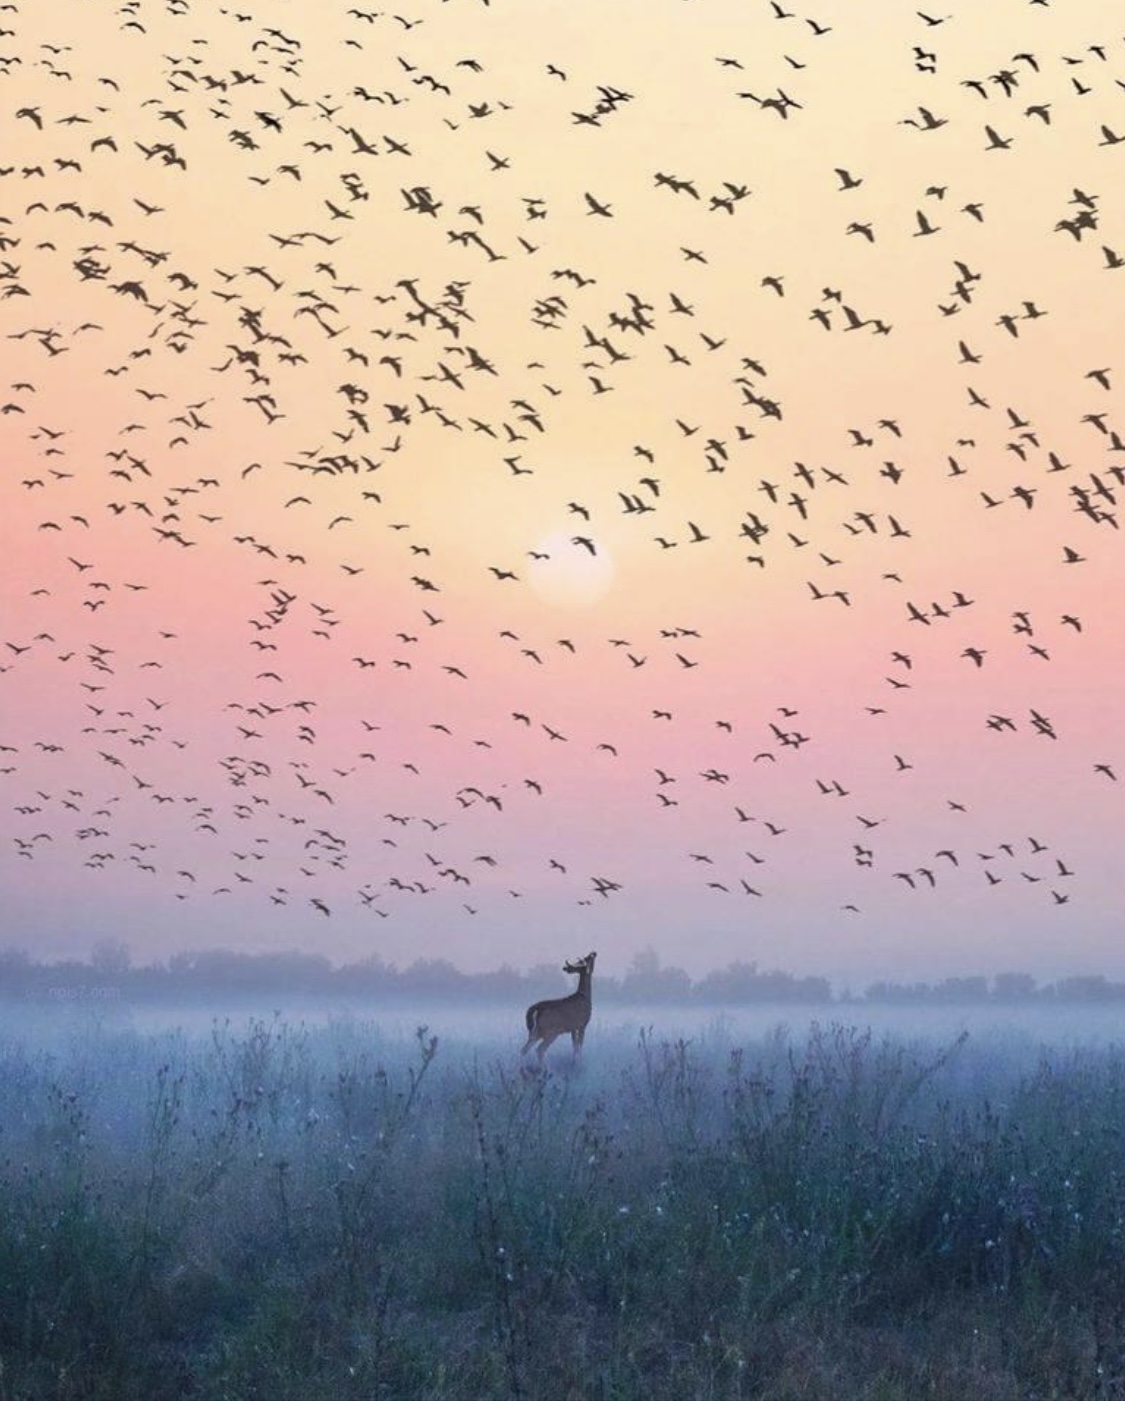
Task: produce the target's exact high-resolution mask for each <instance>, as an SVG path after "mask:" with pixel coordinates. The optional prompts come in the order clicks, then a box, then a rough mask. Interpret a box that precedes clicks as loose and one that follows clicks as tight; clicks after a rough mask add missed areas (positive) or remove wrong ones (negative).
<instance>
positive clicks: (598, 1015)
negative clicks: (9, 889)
mask: <svg viewBox="0 0 1125 1401" xmlns="http://www.w3.org/2000/svg"><path fill="white" fill-rule="evenodd" d="M275 1020H278V1021H281V1022H284V1023H287V1024H289V1025H293V1026H300V1025H303V1026H305V1027H307V1028H309V1029H311V1030H328V1031H331V1030H332V1029H338V1030H346V1031H347V1033H348V1034H349V1035H352V1036H354V1035H368V1036H370V1037H371V1038H372V1040H373V1041H377V1042H378V1043H379V1044H382V1045H386V1044H393V1043H396V1042H399V1043H403V1044H404V1045H405V1044H407V1043H409V1042H411V1041H412V1040H413V1038H414V1037H415V1035H416V1032H417V1029H418V1028H419V1027H425V1028H427V1030H428V1031H429V1032H430V1033H431V1034H433V1035H436V1036H438V1037H439V1039H440V1042H441V1044H442V1046H443V1048H451V1047H463V1048H466V1049H471V1050H473V1051H474V1052H476V1053H478V1054H479V1053H480V1052H481V1051H483V1050H485V1049H487V1050H488V1051H489V1053H490V1054H494V1055H496V1056H503V1055H506V1054H508V1053H509V1052H510V1054H511V1055H512V1057H513V1059H518V1057H519V1050H520V1047H521V1045H522V1044H523V1041H524V1038H525V1035H526V1032H525V1027H524V1005H523V1004H522V1003H521V1004H514V1003H513V1004H504V1003H500V1002H492V1003H488V1004H484V1005H480V1006H475V1007H468V1006H465V1005H463V1004H457V1003H451V1002H449V1001H444V1000H435V1001H422V1000H418V1001H411V1002H403V1001H400V1000H397V999H396V1000H393V1001H390V1002H382V1003H381V1002H378V1001H373V1000H370V999H358V998H357V999H332V1000H320V999H313V998H298V999H286V998H279V997H273V996H267V997H262V998H231V999H229V1000H222V999H219V1000H216V1001H214V1002H213V1003H209V1004H207V1005H202V1004H200V1003H197V1002H187V1003H184V1004H183V1005H176V1004H175V1003H138V1004H130V1003H124V1002H121V1001H119V1000H115V999H111V998H107V999H98V998H96V997H91V998H87V999H81V1000H79V999H74V1000H62V999H58V1000H52V1001H49V1002H47V1003H46V1004H43V1003H29V1002H20V1001H4V1000H0V1034H2V1035H3V1036H4V1038H5V1039H17V1040H24V1041H26V1042H28V1043H29V1044H37V1045H49V1044H55V1045H58V1044H61V1043H64V1042H68V1041H71V1040H73V1039H75V1038H79V1039H80V1038H82V1037H83V1036H85V1035H86V1034H88V1033H103V1034H112V1033H116V1032H132V1033H136V1034H139V1035H142V1036H144V1035H150V1034H151V1035H154V1036H159V1035H162V1034H164V1033H167V1032H170V1031H178V1032H181V1033H183V1034H184V1035H186V1036H187V1037H188V1038H192V1039H194V1038H202V1037H210V1035H211V1034H212V1031H213V1029H214V1028H215V1026H217V1025H223V1024H229V1026H230V1027H231V1028H232V1029H234V1030H236V1031H245V1030H246V1029H247V1028H248V1027H249V1026H250V1025H251V1024H252V1023H255V1022H272V1021H275ZM814 1026H815V1027H821V1028H825V1027H832V1026H846V1027H850V1028H855V1029H857V1030H860V1031H866V1030H870V1031H871V1033H872V1034H873V1035H874V1036H876V1037H887V1038H893V1039H895V1040H904V1041H910V1042H924V1043H932V1044H934V1045H940V1044H945V1043H948V1042H950V1041H952V1040H953V1039H955V1038H956V1037H958V1036H959V1035H961V1034H962V1033H963V1032H968V1033H969V1035H970V1037H971V1038H972V1040H973V1041H974V1042H986V1043H995V1042H1003V1043H1006V1044H1008V1045H1009V1046H1017V1045H1018V1046H1021V1047H1023V1048H1024V1049H1025V1050H1026V1051H1029V1052H1031V1051H1034V1052H1038V1051H1040V1050H1042V1051H1043V1052H1045V1053H1049V1052H1050V1051H1052V1050H1053V1049H1063V1048H1066V1047H1071V1046H1109V1045H1113V1044H1117V1043H1119V1042H1122V1041H1123V1040H1125V1007H1123V1006H1121V1005H1119V1004H1113V1003H1111V1004H1108V1005H1098V1004H1093V1005H1080V1004H1057V1005H1050V1004H1048V1005H1034V1006H1020V1005H1007V1006H1005V1005H974V1004H972V1003H966V1004H961V1005H949V1006H920V1005H905V1006H898V1005H883V1004H878V1003H870V1002H846V1001H837V1002H833V1003H826V1004H824V1005H823V1006H792V1005H787V1004H782V1003H779V1004H769V1003H755V1004H752V1005H749V1006H745V1007H737V1006H734V1007H729V1006H728V1007H721V1008H720V1007H715V1006H700V1005H682V1006H680V1005H675V1004H672V1005H669V1004H666V1003H653V1004H641V1005H636V1004H632V1003H629V1004H613V1003H609V1004H607V1003H604V1002H603V1003H602V1004H601V1005H600V1006H599V1005H597V1004H595V1007H594V1012H593V1016H592V1018H591V1021H590V1025H589V1028H588V1030H587V1033H586V1041H585V1048H584V1055H585V1059H586V1061H587V1062H594V1063H596V1062H597V1059H598V1055H599V1046H601V1045H605V1044H607V1043H609V1042H612V1043H614V1044H616V1045H617V1046H620V1045H621V1044H622V1043H630V1044H636V1043H637V1042H638V1041H639V1040H640V1038H641V1037H642V1035H643V1036H645V1037H647V1039H648V1040H649V1041H650V1042H652V1043H660V1042H665V1041H667V1042H676V1041H681V1040H682V1041H686V1042H688V1043H690V1044H693V1045H696V1046H699V1047H702V1048H715V1047H721V1046H728V1047H734V1046H738V1045H742V1044H747V1043H750V1042H755V1041H759V1040H761V1039H762V1038H763V1037H766V1036H769V1035H770V1034H772V1033H774V1032H775V1031H776V1030H777V1029H778V1028H784V1029H785V1031H786V1032H787V1033H789V1034H791V1035H792V1036H793V1037H794V1038H796V1039H803V1038H804V1037H805V1035H806V1033H807V1032H808V1031H809V1029H810V1028H811V1027H814ZM548 1059H549V1064H550V1065H552V1066H562V1065H564V1064H565V1063H568V1062H569V1061H570V1059H571V1050H570V1043H569V1041H568V1040H566V1039H565V1038H564V1040H561V1041H559V1042H557V1043H556V1044H555V1046H554V1047H553V1048H552V1050H551V1051H550V1053H549V1058H548Z"/></svg>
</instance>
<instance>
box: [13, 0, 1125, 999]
mask: <svg viewBox="0 0 1125 1401" xmlns="http://www.w3.org/2000/svg"><path fill="white" fill-rule="evenodd" d="M779 10H780V11H781V14H780V15H779V14H778V11H779ZM62 19H63V12H62V11H61V10H60V9H59V8H58V7H53V6H34V5H31V4H28V3H26V0H25V3H23V4H22V5H20V6H18V7H16V8H14V9H10V10H8V11H7V12H6V13H5V21H6V23H5V25H4V28H5V29H7V30H8V31H9V32H8V33H6V34H4V35H3V38H2V42H0V55H2V58H3V67H4V70H5V72H6V75H7V76H6V78H5V81H4V84H3V86H2V87H0V133H2V140H0V151H2V152H3V156H2V157H0V172H2V174H0V216H2V219H3V222H2V223H0V244H2V246H0V357H2V360H3V364H2V365H0V385H2V386H3V388H2V390H0V400H3V403H2V404H0V408H2V409H3V412H2V413H0V447H2V450H3V461H4V463H5V471H4V473H3V475H2V477H0V492H2V493H3V500H2V503H0V506H2V509H0V521H2V527H0V528H2V531H3V545H4V548H3V553H2V558H0V581H2V588H3V599H4V628H3V633H2V635H0V652H2V653H3V655H2V657H0V666H2V668H3V669H2V671H0V688H2V690H0V697H2V715H3V722H2V730H3V733H2V734H0V742H2V743H3V745H4V746H5V747H4V749H3V751H2V752H0V759H2V760H3V763H2V764H0V768H2V769H3V772H2V773H0V781H2V785H3V786H2V787H0V811H2V812H3V813H4V815H5V816H4V826H5V829H6V831H5V836H4V841H3V844H2V845H0V881H2V883H3V888H4V890H5V892H6V896H5V910H6V914H5V917H4V927H3V931H2V937H3V939H4V940H6V941H7V942H11V943H14V944H20V945H25V946H27V947H30V948H33V949H36V950H42V951H44V952H45V953H47V954H48V955H52V954H63V953H69V952H82V951H84V950H86V949H88V948H89V947H90V946H91V944H92V943H93V942H94V941H95V940H96V939H98V938H104V937H107V936H111V935H120V936H122V937H124V938H126V939H127V940H128V941H129V942H130V943H131V945H132V946H133V950H134V954H135V956H136V957H138V958H139V959H146V958H149V957H152V958H159V957H163V956H165V955H166V954H167V953H168V952H171V951H173V950H176V949H179V948H186V947H199V946H208V945H214V944H217V943H220V942H223V943H228V944H230V945H232V946H236V947H241V948H247V949H264V948H284V947H294V946H299V947H306V948H316V949H320V950H323V951H324V952H326V953H328V954H329V955H331V956H334V957H341V958H343V957H348V958H351V957H356V956H360V955H362V954H363V953H364V952H365V951H372V952H378V953H380V954H381V955H382V956H383V957H385V958H387V959H389V960H392V961H396V962H406V961H409V960H411V959H413V958H415V957H417V956H420V955H437V954H441V955H444V956H447V957H449V958H451V959H453V960H454V961H455V962H457V963H459V964H461V965H462V966H464V967H467V968H480V967H487V966H491V965H494V964H496V963H498V962H500V961H502V960H506V961H509V962H512V963H515V964H518V965H528V964H531V963H535V962H538V961H539V960H541V959H545V958H546V959H551V960H552V961H554V960H555V959H556V958H557V957H558V956H560V955H565V954H568V953H572V952H574V951H575V950H577V949H583V950H584V949H586V948H588V947H595V946H596V947H598V948H599V950H600V951H601V954H602V959H603V964H604V965H605V966H607V967H609V968H610V969H611V970H614V969H621V968H623V967H624V966H626V965H627V964H628V962H629V960H630V958H631V957H632V955H633V954H634V953H635V952H636V951H637V950H639V949H641V948H643V947H646V946H651V947H653V948H654V949H656V950H657V951H658V953H659V954H660V955H661V957H662V958H664V959H665V960H666V961H669V962H675V963H679V964H681V965H682V966H685V967H687V968H689V970H690V971H692V972H693V973H698V972H701V971H703V970H704V969H705V968H707V967H710V966H712V965H714V964H719V963H725V962H727V961H729V960H731V959H734V958H754V959H757V960H759V962H762V963H765V964H768V965H771V966H772V965H779V966H784V967H788V968H791V969H793V970H795V971H801V972H804V971H811V972H823V973H827V974H829V975H830V976H834V977H853V978H854V977H872V978H874V977H887V976H890V977H894V976H916V975H921V976H933V975H940V974H942V973H945V972H967V971H985V972H988V971H995V970H997V969H1003V968H1007V967H1021V968H1026V969H1029V970H1031V971H1033V972H1037V973H1040V974H1043V975H1055V974H1059V973H1067V972H1071V971H1086V970H1100V971H1106V972H1111V973H1117V974H1119V975H1120V974H1121V973H1123V972H1125V963H1123V962H1122V955H1121V952H1120V949H1119V939H1118V938H1117V937H1116V936H1117V934H1118V932H1119V930H1120V926H1121V915H1122V884H1121V880H1120V876H1119V870H1120V861H1119V858H1118V856H1117V851H1116V847H1117V842H1118V840H1119V834H1120V832H1121V831H1122V830H1123V826H1122V820H1121V819H1122V808H1121V792H1122V784H1121V782H1120V781H1119V780H1121V779H1125V772H1123V771H1125V754H1123V752H1122V748H1121V739H1120V716H1121V714H1122V702H1123V699H1125V696H1123V690H1125V687H1123V683H1122V679H1121V678H1122V677H1125V634H1123V630H1122V624H1121V608H1120V605H1119V603H1118V600H1119V599H1120V598H1121V596H1122V584H1123V582H1125V579H1123V575H1125V567H1123V564H1125V554H1123V552H1122V547H1121V543H1120V535H1119V531H1118V525H1119V499H1118V498H1119V495H1120V493H1121V492H1122V490H1125V481H1123V480H1122V475H1123V472H1125V442H1123V441H1122V438H1123V437H1125V421H1123V420H1122V418H1121V416H1120V384H1121V382H1122V377H1123V376H1125V365H1123V366H1121V367H1120V369H1119V368H1118V362H1119V332H1120V326H1121V324H1122V321H1121V317H1122V309H1123V297H1125V266H1123V267H1118V266H1116V264H1117V262H1118V260H1119V258H1120V259H1121V260H1122V261H1125V209H1123V202H1125V183H1123V182H1122V179H1121V169H1122V161H1123V160H1125V151H1123V150H1120V149H1119V146H1121V147H1125V141H1119V140H1118V138H1119V137H1125V112H1123V108H1122V103H1121V88H1122V86H1123V85H1125V43H1123V41H1122V39H1121V36H1120V35H1119V34H1115V33H1114V32H1112V27H1111V26H1110V25H1109V23H1108V19H1107V17H1106V12H1105V7H1104V6H1101V5H1098V4H1096V3H1093V2H1092V0H1090V2H1089V3H1086V0H1082V3H1068V4H1067V5H1065V6H1063V5H1062V4H1061V3H1059V4H1053V5H1049V6H1044V5H1037V4H1027V3H1022V0H1021V3H1009V0H1002V3H996V4H990V5H989V6H987V7H984V6H979V5H978V6H971V5H969V4H968V3H962V4H957V5H954V6H953V7H945V8H943V9H942V10H941V11H939V12H938V11H935V12H933V13H932V14H929V15H928V16H924V15H920V14H919V13H918V12H917V11H913V10H910V9H908V8H904V7H902V6H899V5H893V4H891V3H889V0H873V3H871V4H868V5H865V6H864V7H862V9H861V10H857V9H856V8H855V7H851V8H850V9H849V8H846V7H844V6H843V5H839V4H831V3H828V0H825V3H823V4H822V5H820V6H818V7H813V8H810V9H808V10H805V9H803V8H802V9H797V8H793V9H792V12H791V13H789V12H787V11H786V10H785V9H783V8H782V7H780V6H776V7H775V6H773V5H770V4H768V3H757V0H754V3H745V2H744V0H739V3H734V0H730V2H729V3H728V0H706V2H705V0H692V2H691V3H682V2H681V0H676V3H673V0H645V3H643V4H642V3H640V0H634V2H633V3H618V4H614V5H611V6H607V5H605V4H602V3H595V0H575V2H574V3H568V4H566V5H563V4H555V3H536V4H535V5H533V6H532V5H527V4H519V3H516V0H491V3H489V4H479V3H468V0H454V2H451V3H437V0H434V2H433V3H424V2H423V0H417V3H410V4H407V5H404V6H403V7H402V9H401V10H400V11H399V12H398V13H397V14H396V13H395V12H393V11H384V12H379V11H374V10H372V11H362V10H359V9H356V8H354V7H353V8H351V10H350V11H349V9H348V7H346V6H344V5H318V6H316V7H312V6H300V5H297V4H294V3H289V4H286V5H284V6H281V7H278V6H265V5H262V4H260V3H257V0H254V2H253V3H247V4H245V5H243V6H242V7H240V8H239V9H237V10H230V11H219V12H217V13H216V12H215V11H214V10H213V9H211V8H210V7H208V8H207V9H206V10H205V9H203V8H202V7H200V6H198V5H190V4H187V3H171V4H167V5H158V4H153V3H150V0H144V2H143V3H135V4H129V5H126V6H123V7H121V6H117V5H110V4H108V3H105V4H103V3H101V0H97V3H89V4H85V5H83V6H81V7H67V9H66V12H65V20H66V23H65V24H64V23H62ZM790 104H792V105H790ZM1004 143H1008V144H1006V145H1005V144H1004ZM1119 433H1120V434H1121V435H1122V437H1118V436H1117V435H1118V434H1119ZM1029 503H1030V504H1029ZM508 575H514V576H515V577H505V576H508ZM1066 620H1070V621H1066ZM896 654H897V656H896ZM998 717H999V718H998ZM1037 717H1038V718H1037ZM990 721H991V724H990ZM841 790H842V791H841ZM314 901H315V902H317V903H316V904H314V903H313V902H314ZM322 907H323V908H322ZM325 910H327V911H328V913H324V911H325Z"/></svg>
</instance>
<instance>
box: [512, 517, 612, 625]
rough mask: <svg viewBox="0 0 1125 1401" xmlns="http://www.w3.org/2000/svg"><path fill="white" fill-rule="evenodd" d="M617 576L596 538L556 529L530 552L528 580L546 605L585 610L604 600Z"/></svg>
mask: <svg viewBox="0 0 1125 1401" xmlns="http://www.w3.org/2000/svg"><path fill="white" fill-rule="evenodd" d="M614 574H615V571H614V567H613V560H612V559H611V558H610V555H609V552H608V551H607V549H606V547H605V545H604V544H603V543H602V542H601V541H600V540H598V539H597V538H596V537H595V536H593V535H591V534H588V533H585V532H582V533H578V534H574V533H570V532H568V531H565V530H556V531H552V532H551V534H549V535H546V536H544V537H543V539H542V540H540V542H539V543H538V544H537V545H536V546H535V548H534V549H533V550H532V551H531V566H530V568H529V569H528V573H527V577H528V582H529V583H530V584H531V587H532V588H533V589H534V590H535V592H536V593H537V594H538V595H539V597H540V598H541V599H543V600H544V602H546V603H554V604H557V605H559V606H560V607H572V608H585V607H589V605H590V604H592V603H597V602H598V600H599V599H601V598H604V597H605V595H606V594H607V593H608V592H609V590H610V589H611V588H612V586H613V580H614Z"/></svg>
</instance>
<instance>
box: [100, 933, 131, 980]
mask: <svg viewBox="0 0 1125 1401" xmlns="http://www.w3.org/2000/svg"><path fill="white" fill-rule="evenodd" d="M132 964H133V955H132V953H131V952H130V950H129V945H128V944H126V943H124V942H123V941H122V940H121V939H100V940H99V941H98V942H97V943H96V944H95V945H94V951H93V953H92V954H91V955H90V967H91V968H92V969H93V970H94V972H95V973H97V974H98V975H99V976H100V977H103V978H123V977H124V976H125V975H126V973H128V971H129V969H130V968H131V967H132Z"/></svg>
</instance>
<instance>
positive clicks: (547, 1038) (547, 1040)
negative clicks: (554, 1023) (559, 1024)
mask: <svg viewBox="0 0 1125 1401" xmlns="http://www.w3.org/2000/svg"><path fill="white" fill-rule="evenodd" d="M556 1036H558V1032H557V1031H551V1032H548V1033H547V1034H546V1035H543V1036H540V1038H539V1047H538V1050H539V1063H540V1064H541V1065H542V1063H543V1057H544V1056H545V1055H546V1054H547V1047H548V1046H549V1045H550V1044H551V1042H552V1041H554V1039H555V1037H556Z"/></svg>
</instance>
